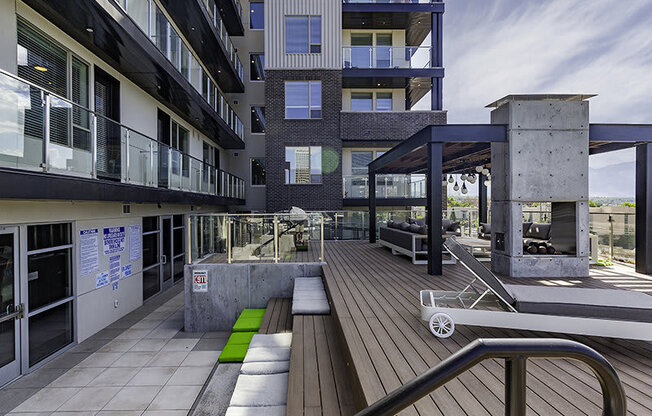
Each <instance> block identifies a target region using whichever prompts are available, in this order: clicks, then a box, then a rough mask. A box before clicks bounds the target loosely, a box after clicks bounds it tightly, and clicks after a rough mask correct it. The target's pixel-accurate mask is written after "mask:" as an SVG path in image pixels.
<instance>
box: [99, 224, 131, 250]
mask: <svg viewBox="0 0 652 416" xmlns="http://www.w3.org/2000/svg"><path fill="white" fill-rule="evenodd" d="M103 231H104V232H103V235H102V241H103V243H104V255H105V256H108V255H110V254H115V253H122V252H123V251H125V241H126V234H125V227H109V228H105V229H104V230H103Z"/></svg>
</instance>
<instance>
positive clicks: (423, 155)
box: [369, 124, 652, 275]
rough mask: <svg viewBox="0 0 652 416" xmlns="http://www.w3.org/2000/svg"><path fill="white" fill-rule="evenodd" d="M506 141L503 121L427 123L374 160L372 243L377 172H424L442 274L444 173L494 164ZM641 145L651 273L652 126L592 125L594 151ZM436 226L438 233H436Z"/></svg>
mask: <svg viewBox="0 0 652 416" xmlns="http://www.w3.org/2000/svg"><path fill="white" fill-rule="evenodd" d="M506 141H507V126H506V125H501V124H447V125H432V126H428V127H425V128H424V129H422V130H420V131H419V132H418V133H416V134H414V135H413V136H412V137H410V138H409V139H407V140H405V141H403V142H401V143H400V144H398V145H396V146H395V147H393V148H392V149H391V150H389V151H388V152H387V153H385V154H383V155H382V156H381V157H379V158H378V159H376V160H374V161H373V162H371V163H370V164H369V242H370V243H375V242H376V197H375V196H376V175H377V174H384V173H402V174H408V173H425V175H426V224H427V225H428V273H429V274H431V275H441V274H442V243H443V241H442V236H441V232H440V230H441V226H442V215H441V213H442V207H443V201H442V189H441V187H442V185H441V182H442V176H443V175H444V174H452V173H458V172H465V171H468V170H470V169H471V168H473V167H474V166H478V165H485V166H487V165H490V163H491V143H496V142H506ZM629 147H636V271H637V272H639V273H644V274H652V125H649V124H644V125H643V124H590V125H589V153H590V154H597V153H604V152H610V151H615V150H620V149H625V148H629ZM483 179H484V178H482V177H480V178H479V180H478V183H479V185H478V186H479V187H480V188H479V207H478V208H479V211H480V222H486V221H487V189H486V187H485V186H484V180H483ZM435 230H437V232H435Z"/></svg>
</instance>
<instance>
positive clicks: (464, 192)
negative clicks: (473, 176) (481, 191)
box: [462, 183, 469, 195]
mask: <svg viewBox="0 0 652 416" xmlns="http://www.w3.org/2000/svg"><path fill="white" fill-rule="evenodd" d="M467 192H469V190H468V189H466V184H465V183H463V184H462V193H463V194H464V195H466V194H467Z"/></svg>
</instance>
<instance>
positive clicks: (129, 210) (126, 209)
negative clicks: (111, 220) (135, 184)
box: [122, 204, 131, 214]
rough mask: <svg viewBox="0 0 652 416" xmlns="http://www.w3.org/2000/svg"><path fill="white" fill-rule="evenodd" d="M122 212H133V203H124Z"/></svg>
mask: <svg viewBox="0 0 652 416" xmlns="http://www.w3.org/2000/svg"><path fill="white" fill-rule="evenodd" d="M122 213H123V214H131V205H129V204H123V205H122Z"/></svg>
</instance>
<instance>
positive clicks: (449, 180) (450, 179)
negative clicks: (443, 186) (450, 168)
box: [448, 175, 455, 183]
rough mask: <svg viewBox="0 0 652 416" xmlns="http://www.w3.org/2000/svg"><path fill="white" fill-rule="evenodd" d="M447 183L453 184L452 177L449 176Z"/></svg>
mask: <svg viewBox="0 0 652 416" xmlns="http://www.w3.org/2000/svg"><path fill="white" fill-rule="evenodd" d="M448 182H449V183H453V182H455V179H453V175H451V176H449V177H448Z"/></svg>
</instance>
